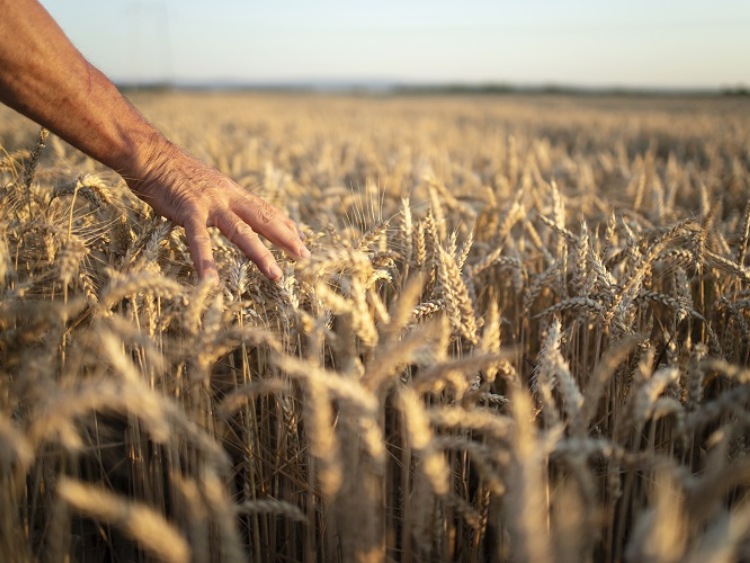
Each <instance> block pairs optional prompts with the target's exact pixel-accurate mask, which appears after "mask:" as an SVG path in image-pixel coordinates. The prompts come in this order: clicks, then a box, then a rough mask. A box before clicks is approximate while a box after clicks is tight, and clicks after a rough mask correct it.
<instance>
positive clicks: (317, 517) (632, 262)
mask: <svg viewBox="0 0 750 563" xmlns="http://www.w3.org/2000/svg"><path fill="white" fill-rule="evenodd" d="M129 95H130V96H131V99H132V101H133V103H134V104H135V105H137V107H138V108H139V109H141V110H142V111H143V112H144V113H145V114H146V115H147V116H148V117H149V119H151V120H152V121H153V122H154V123H156V124H157V125H158V126H159V127H160V128H161V129H163V130H164V131H165V133H166V134H167V135H168V136H169V137H170V138H171V139H172V140H174V141H175V142H177V143H179V144H182V145H183V146H184V147H186V148H187V149H188V150H189V151H191V152H193V153H194V154H196V155H197V156H199V157H201V158H203V159H205V160H207V161H208V162H210V163H212V164H213V165H215V166H216V167H217V168H219V169H220V170H222V171H223V172H225V173H226V174H228V175H229V176H230V177H232V178H233V179H234V180H235V181H237V182H238V183H239V184H240V185H241V186H243V187H245V188H247V189H250V190H253V191H254V192H255V193H258V194H260V195H262V196H263V197H265V198H267V199H268V200H269V201H271V202H272V203H273V204H275V205H277V206H279V207H281V208H282V209H284V210H285V211H286V212H287V213H289V215H290V216H291V217H292V218H293V219H294V220H295V221H297V222H298V223H299V224H300V225H301V227H302V229H303V231H304V232H305V233H306V235H307V242H308V245H309V247H310V249H311V251H312V253H313V256H312V258H311V259H310V260H308V261H303V262H300V263H298V264H294V263H292V262H290V261H288V260H286V259H285V258H283V257H280V259H281V262H282V266H283V268H284V270H285V277H284V280H283V281H282V282H281V283H280V284H272V283H270V282H268V281H267V280H265V279H263V278H262V276H260V275H259V274H258V272H257V271H256V269H255V268H254V266H253V265H252V264H250V263H248V261H247V260H246V259H244V258H243V257H242V256H241V255H240V253H239V252H238V251H237V250H236V249H235V248H234V247H232V246H231V245H230V244H229V243H228V242H226V241H225V240H224V239H222V238H221V237H220V236H218V235H217V236H216V237H215V240H214V244H215V248H216V253H217V259H218V261H219V267H220V272H221V275H222V284H221V286H220V287H219V288H211V287H208V286H204V285H201V284H199V283H198V282H197V280H196V278H195V274H194V272H193V270H192V266H191V261H190V257H189V254H188V252H187V249H186V246H185V243H184V238H183V235H182V232H181V229H179V228H174V227H173V226H172V225H171V224H169V223H167V222H165V221H163V220H161V219H159V218H155V217H152V216H151V215H150V212H149V210H148V208H147V207H146V206H144V205H143V204H142V203H141V202H139V201H138V200H137V199H135V198H134V197H133V196H132V195H131V194H130V193H129V192H127V189H126V187H125V185H124V183H123V181H122V180H121V179H120V178H119V177H118V176H117V175H116V174H115V173H114V172H112V171H109V170H107V169H105V168H103V167H101V166H100V165H98V164H96V163H94V162H93V161H91V160H90V159H88V158H86V157H84V156H83V155H81V154H80V153H78V152H76V151H74V150H72V149H70V148H69V147H68V146H66V145H65V144H64V143H62V142H60V141H59V140H58V139H56V138H55V137H54V136H49V137H46V138H40V136H39V129H38V127H36V126H34V125H33V124H31V123H29V122H28V121H26V120H23V119H22V118H20V117H18V116H17V115H15V114H13V113H12V112H10V111H9V110H6V109H0V147H2V151H0V192H1V198H0V205H2V213H1V214H0V294H1V297H0V328H1V329H2V332H1V333H0V374H1V375H0V499H2V500H1V501H0V506H2V507H3V508H2V509H0V553H2V554H3V556H4V557H5V560H9V561H10V560H18V561H27V560H37V559H38V560H59V559H60V558H63V557H64V554H66V555H68V556H69V557H70V560H73V561H102V560H104V561H133V560H135V561H152V560H167V561H189V560H194V561H209V560H214V561H243V560H247V559H251V560H258V561H266V560H268V561H272V560H277V561H290V560H300V561H316V560H318V561H355V560H357V561H385V560H394V561H415V562H416V561H511V560H512V561H534V562H537V561H561V562H562V561H622V560H628V561H664V562H667V561H669V562H673V561H674V562H676V561H709V560H711V561H734V560H744V559H746V558H748V557H750V551H749V550H748V544H747V541H746V538H747V537H748V533H750V512H749V511H748V505H747V493H748V478H747V476H748V474H750V473H749V472H748V470H749V469H750V457H749V456H748V453H749V452H750V450H749V449H748V447H749V444H748V441H747V430H748V424H750V418H748V416H747V406H748V402H749V401H750V388H749V387H748V385H747V383H748V380H750V371H748V359H749V354H750V344H749V342H750V329H749V328H748V310H749V309H750V286H749V284H750V269H748V268H749V266H748V259H747V251H748V239H749V234H750V205H748V194H749V193H750V141H748V139H750V100H748V99H747V98H746V97H741V96H737V97H707V96H702V97H700V96H682V97H680V96H657V97H645V96H620V97H616V96H554V95H526V96H521V95H506V96H489V95H466V96H446V95H432V96H417V95H401V96H395V95H360V96H352V95H338V96H336V95H315V94H310V93H299V92H298V93H286V94H272V93H257V92H256V93H247V92H233V93H218V92H184V91H183V92H179V91H172V92H169V91H167V92H143V91H141V92H135V93H131V94H129Z"/></svg>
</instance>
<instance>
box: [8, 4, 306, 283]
mask: <svg viewBox="0 0 750 563" xmlns="http://www.w3.org/2000/svg"><path fill="white" fill-rule="evenodd" d="M0 13H2V14H3V17H2V18H1V19H0V101H2V102H4V103H6V104H7V105H9V106H11V107H13V108H15V109H16V110H18V111H19V112H21V113H22V114H24V115H26V116H27V117H29V118H31V119H33V120H35V121H36V122H37V123H40V124H41V125H43V126H44V127H46V128H48V129H49V130H50V131H53V132H54V133H56V134H57V135H59V136H60V137H62V138H63V139H65V140H66V141H68V142H69V143H70V144H71V145H73V146H75V147H76V148H78V149H80V150H81V151H83V152H85V153H86V154H88V155H89V156H91V157H93V158H95V159H97V160H98V161H99V162H101V163H103V164H105V165H107V166H109V167H111V168H113V169H114V170H117V172H119V173H120V174H121V175H122V176H123V177H124V178H125V179H126V181H127V182H128V185H129V186H130V188H131V189H132V190H133V191H134V192H135V193H136V194H137V195H138V196H139V197H140V198H141V199H143V200H144V201H146V202H147V203H148V204H149V205H151V207H153V208H154V210H155V211H156V212H157V213H159V214H161V215H164V216H165V217H167V218H168V219H171V220H172V221H174V222H175V223H177V224H179V225H181V226H183V227H184V228H185V233H186V235H187V239H188V244H189V246H190V253H191V255H192V257H193V260H194V262H195V267H196V269H197V270H198V274H199V275H200V276H201V277H206V276H208V277H216V276H217V272H216V263H215V262H214V259H213V251H212V249H211V242H210V238H209V235H208V227H211V226H216V227H218V228H219V230H220V231H221V232H223V233H224V235H226V236H227V237H228V238H229V240H230V241H232V242H233V243H234V244H236V245H237V246H238V247H239V248H240V250H242V251H243V252H244V253H245V254H246V255H247V257H248V258H250V259H251V260H252V261H253V262H255V263H256V264H257V265H258V267H259V268H260V270H261V272H263V273H264V274H265V275H266V276H268V277H269V278H271V279H278V278H279V277H281V270H280V269H279V267H278V265H277V264H276V260H275V259H274V257H273V256H272V255H271V253H270V251H269V250H268V249H267V248H266V247H265V246H264V244H263V243H262V241H261V240H260V238H259V236H258V235H263V236H265V237H266V238H268V239H269V240H270V241H271V242H273V243H274V244H276V245H277V246H279V247H280V248H282V249H283V250H285V251H286V252H287V253H288V254H289V255H290V256H292V257H293V258H304V257H306V256H309V252H308V251H307V249H306V248H305V246H304V244H303V243H302V239H301V236H300V234H299V232H298V231H297V227H296V226H295V224H294V223H293V222H292V221H291V220H290V219H289V218H288V217H286V216H284V214H283V213H281V212H280V211H279V210H278V209H276V208H275V207H273V206H271V205H270V204H269V203H268V202H266V201H264V200H263V199H261V198H259V197H257V196H254V195H252V194H250V193H249V192H247V191H244V190H242V189H241V188H240V187H239V186H238V185H237V184H236V183H234V182H233V181H232V180H230V179H229V178H227V177H225V176H223V175H222V174H220V173H219V172H218V171H217V170H215V169H213V168H211V167H209V166H207V165H205V164H203V163H201V162H200V161H198V160H196V159H195V158H193V157H192V156H190V155H188V154H187V153H185V152H183V151H182V150H180V149H178V148H177V147H175V146H174V145H172V144H171V143H170V142H169V141H167V140H166V139H165V138H164V137H163V136H162V135H161V134H160V133H159V132H158V131H157V130H156V129H155V128H154V127H153V126H152V125H151V124H149V123H148V122H147V121H146V120H145V119H144V118H143V116H142V115H141V114H140V113H139V112H138V111H136V109H135V108H133V106H131V105H130V104H129V103H128V101H127V100H126V99H125V98H123V96H122V95H121V94H120V93H119V91H118V90H117V88H116V87H115V86H114V84H112V82H110V81H109V80H108V79H107V78H106V77H105V76H104V75H103V74H102V73H101V72H99V71H98V70H97V69H96V68H94V67H93V66H92V65H91V64H89V63H88V61H86V59H85V58H84V57H83V56H82V55H81V53H79V52H78V51H77V50H76V48H75V47H74V46H73V45H72V44H71V43H70V41H69V40H68V38H67V37H66V36H65V34H64V33H63V31H62V30H61V29H60V28H59V27H58V25H57V24H56V23H55V21H54V20H53V19H52V18H51V17H50V15H49V14H48V13H47V12H46V10H45V9H44V8H43V7H42V6H41V4H39V2H37V1H36V0H15V1H13V2H11V1H8V0H0Z"/></svg>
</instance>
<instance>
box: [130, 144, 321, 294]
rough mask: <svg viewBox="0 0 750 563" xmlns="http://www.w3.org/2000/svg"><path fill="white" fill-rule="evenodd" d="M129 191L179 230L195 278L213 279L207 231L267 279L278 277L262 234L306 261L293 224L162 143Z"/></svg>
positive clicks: (200, 163) (169, 145) (233, 184)
mask: <svg viewBox="0 0 750 563" xmlns="http://www.w3.org/2000/svg"><path fill="white" fill-rule="evenodd" d="M141 169H142V172H140V173H138V174H137V176H138V177H137V178H127V177H126V182H127V183H128V186H129V187H130V189H131V190H133V192H134V193H135V194H136V195H137V196H138V197H139V198H141V199H142V200H143V201H145V202H146V203H148V204H149V205H150V206H151V207H152V208H153V209H154V211H156V212H157V213H158V214H160V215H163V216H164V217H166V218H167V219H169V220H171V221H173V222H174V223H176V224H178V225H180V226H182V227H184V228H185V235H186V237H187V241H188V246H189V247H190V254H191V256H192V258H193V262H194V263H195V267H196V269H197V271H198V275H199V277H200V278H201V279H202V278H206V277H209V278H214V279H218V272H217V269H216V262H215V261H214V257H213V250H212V248H211V238H210V236H209V233H208V227H212V226H215V227H218V229H219V230H220V231H221V232H222V233H223V234H224V235H225V236H226V237H227V238H228V239H229V241H230V242H232V243H233V244H235V245H236V246H237V247H239V249H240V250H241V251H242V252H243V253H244V254H245V255H246V256H247V257H248V258H249V259H250V260H252V261H253V262H254V263H255V264H256V265H257V266H258V268H259V269H260V271H261V272H262V273H263V274H264V275H265V276H266V277H267V278H269V279H271V280H278V279H279V278H281V276H282V272H281V269H280V268H279V266H278V264H277V263H276V260H275V259H274V257H273V255H272V254H271V252H270V251H269V250H268V248H266V246H265V245H264V244H263V242H262V241H261V239H260V237H259V236H258V235H263V236H264V237H265V238H267V239H268V240H270V241H271V242H272V243H273V244H275V245H276V246H278V247H279V248H281V249H282V250H284V251H285V252H286V253H287V254H288V255H289V256H291V257H293V258H295V259H300V258H307V257H309V256H310V252H309V251H308V250H307V248H306V247H305V245H304V243H303V242H302V235H301V233H300V231H299V229H298V228H297V225H296V224H295V223H294V222H293V221H292V220H291V219H289V218H288V217H286V216H285V215H284V214H283V213H282V212H281V211H279V210H278V209H276V208H275V207H273V206H272V205H271V204H269V203H268V202H267V201H265V200H264V199H262V198H260V197H258V196H256V195H253V194H252V193H250V192H248V191H247V190H244V189H242V188H241V187H240V186H239V185H237V184H236V183H235V182H233V181H232V180H231V179H229V178H227V177H226V176H224V175H223V174H221V173H220V172H219V171H218V170H216V169H214V168H211V167H209V166H207V165H206V164H204V163H202V162H200V161H199V160H198V159H196V158H194V157H192V156H190V155H189V154H187V153H185V152H183V151H182V150H180V149H179V148H177V147H176V146H174V145H172V144H171V143H170V144H167V145H166V147H162V148H161V149H160V150H159V151H158V152H156V153H155V156H153V157H151V158H148V159H147V160H146V164H145V166H142V167H141Z"/></svg>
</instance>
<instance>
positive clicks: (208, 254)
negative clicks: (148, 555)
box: [185, 217, 219, 281]
mask: <svg viewBox="0 0 750 563" xmlns="http://www.w3.org/2000/svg"><path fill="white" fill-rule="evenodd" d="M185 236H186V237H187V241H188V247H189V248H190V256H192V257H193V263H194V264H195V268H196V270H198V277H200V278H201V279H206V278H210V279H211V280H213V281H218V280H219V272H218V271H217V269H216V262H215V261H214V252H213V249H212V248H211V237H210V235H209V234H208V228H207V227H206V222H205V221H202V222H201V221H200V219H197V218H194V217H191V218H190V219H189V220H187V221H186V222H185Z"/></svg>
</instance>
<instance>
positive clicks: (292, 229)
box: [233, 194, 310, 259]
mask: <svg viewBox="0 0 750 563" xmlns="http://www.w3.org/2000/svg"><path fill="white" fill-rule="evenodd" d="M247 195H248V196H249V197H246V198H242V199H241V200H240V202H237V203H235V205H233V210H234V212H235V213H236V214H237V215H238V216H239V217H240V218H241V219H243V220H244V221H246V222H247V223H248V224H249V225H250V226H252V228H253V229H255V231H257V232H258V233H260V234H262V235H263V236H264V237H266V238H267V239H268V240H270V241H271V242H272V243H273V244H275V245H276V246H278V247H280V248H282V249H283V250H284V251H286V253H287V254H289V255H290V256H292V257H293V258H296V259H301V258H309V257H310V251H309V250H308V249H307V247H306V246H305V243H304V242H302V241H303V236H304V235H302V232H301V231H300V230H299V229H298V228H297V225H296V224H295V223H294V221H292V220H291V219H289V218H288V217H286V216H285V215H284V214H283V213H282V212H280V211H279V210H278V209H276V208H275V207H273V206H272V205H271V204H270V203H268V202H267V201H266V200H264V199H262V198H260V197H257V196H253V195H250V194H247Z"/></svg>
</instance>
